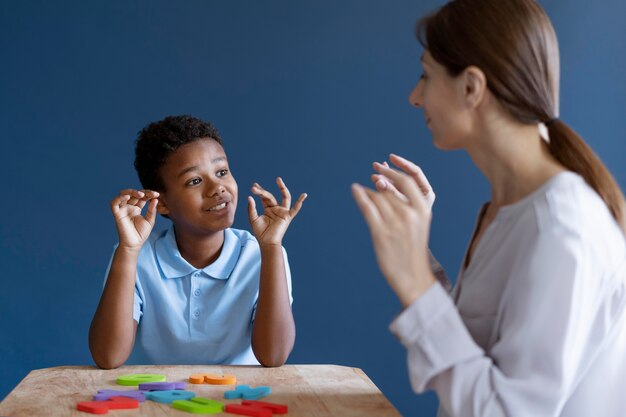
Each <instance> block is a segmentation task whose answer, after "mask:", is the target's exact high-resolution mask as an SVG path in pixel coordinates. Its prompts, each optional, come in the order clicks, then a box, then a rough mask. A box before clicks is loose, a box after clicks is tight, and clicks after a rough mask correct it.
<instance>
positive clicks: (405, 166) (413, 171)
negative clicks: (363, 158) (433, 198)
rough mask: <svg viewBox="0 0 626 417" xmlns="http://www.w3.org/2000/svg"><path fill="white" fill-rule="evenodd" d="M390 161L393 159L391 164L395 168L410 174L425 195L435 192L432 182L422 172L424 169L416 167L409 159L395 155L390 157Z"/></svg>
mask: <svg viewBox="0 0 626 417" xmlns="http://www.w3.org/2000/svg"><path fill="white" fill-rule="evenodd" d="M389 159H391V162H393V164H394V165H395V166H397V167H398V168H400V169H401V170H402V171H404V172H406V173H407V174H409V175H410V176H411V178H413V180H414V181H415V182H416V183H417V185H418V186H419V187H420V189H421V190H422V192H423V193H424V195H426V194H429V193H432V192H433V188H432V187H431V185H430V182H428V178H426V175H424V171H422V168H420V167H419V166H417V165H415V164H414V163H413V162H411V161H409V160H408V159H406V158H403V157H401V156H399V155H396V154H393V153H392V154H390V155H389Z"/></svg>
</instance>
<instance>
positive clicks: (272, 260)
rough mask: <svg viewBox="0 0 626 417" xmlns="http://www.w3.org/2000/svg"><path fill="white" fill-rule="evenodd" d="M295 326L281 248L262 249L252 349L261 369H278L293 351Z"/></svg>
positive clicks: (271, 246)
mask: <svg viewBox="0 0 626 417" xmlns="http://www.w3.org/2000/svg"><path fill="white" fill-rule="evenodd" d="M295 334H296V329H295V324H294V320H293V314H292V312H291V303H290V302H289V288H288V286H287V278H286V271H285V260H284V258H283V251H282V246H281V245H268V246H262V247H261V282H260V284H259V300H258V303H257V309H256V317H255V319H254V325H253V329H252V349H253V350H254V354H255V356H256V357H257V359H258V360H259V362H260V363H261V365H263V366H281V365H283V364H284V363H285V361H286V360H287V357H288V356H289V354H290V353H291V350H292V349H293V344H294V341H295Z"/></svg>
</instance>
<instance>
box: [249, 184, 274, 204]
mask: <svg viewBox="0 0 626 417" xmlns="http://www.w3.org/2000/svg"><path fill="white" fill-rule="evenodd" d="M252 192H253V193H254V194H256V195H258V196H259V197H261V198H262V199H263V204H264V206H269V207H273V206H277V205H278V202H277V201H276V198H275V197H274V195H273V194H272V193H270V192H269V191H266V190H265V189H264V188H263V187H261V186H260V185H259V184H258V183H256V182H255V183H254V184H253V185H252Z"/></svg>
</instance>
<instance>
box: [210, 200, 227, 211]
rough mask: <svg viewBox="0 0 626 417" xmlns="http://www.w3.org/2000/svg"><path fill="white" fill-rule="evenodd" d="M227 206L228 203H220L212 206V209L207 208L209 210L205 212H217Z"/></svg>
mask: <svg viewBox="0 0 626 417" xmlns="http://www.w3.org/2000/svg"><path fill="white" fill-rule="evenodd" d="M227 205H228V201H222V202H221V203H219V204H217V205H215V206H213V207H209V209H208V210H207V211H218V210H222V209H224V208H226V206H227Z"/></svg>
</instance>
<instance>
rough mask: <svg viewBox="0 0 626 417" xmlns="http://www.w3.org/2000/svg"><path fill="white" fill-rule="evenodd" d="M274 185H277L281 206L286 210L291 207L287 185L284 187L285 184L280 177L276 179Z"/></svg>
mask: <svg viewBox="0 0 626 417" xmlns="http://www.w3.org/2000/svg"><path fill="white" fill-rule="evenodd" d="M276 184H278V188H279V189H280V192H281V194H282V195H283V204H282V206H283V207H285V208H286V209H288V208H289V207H291V193H290V192H289V188H287V185H285V182H284V181H283V179H282V178H281V177H278V178H276Z"/></svg>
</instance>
